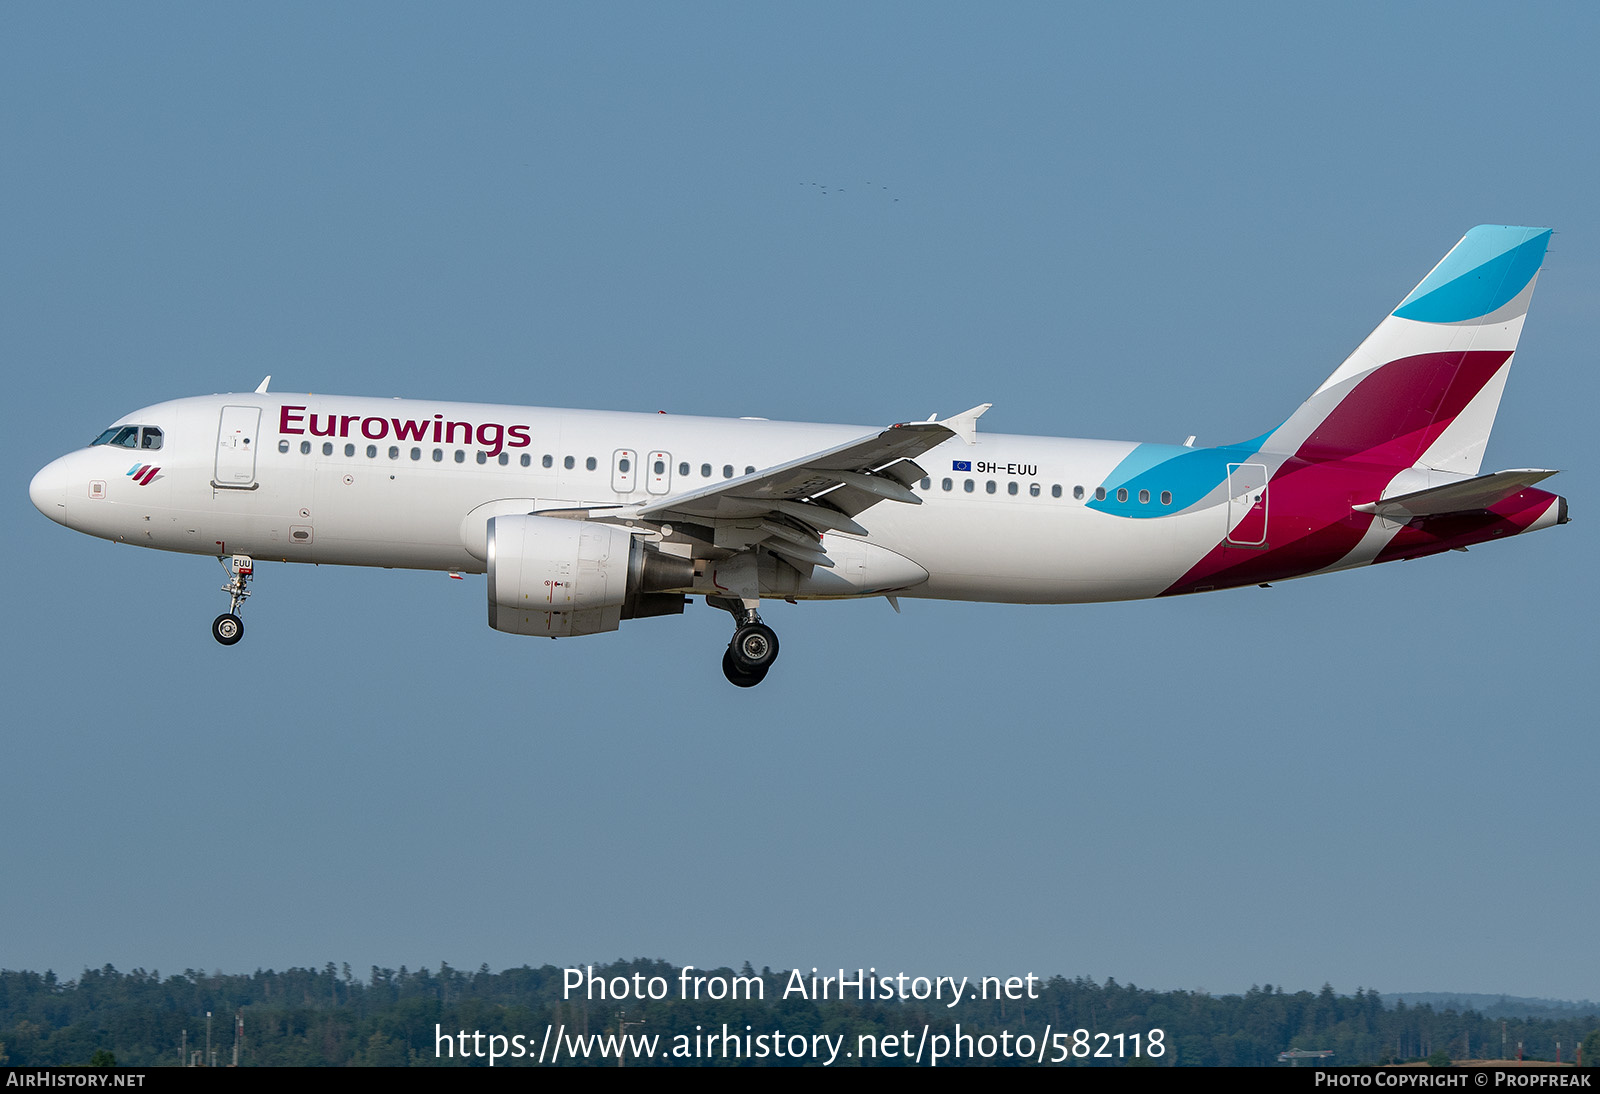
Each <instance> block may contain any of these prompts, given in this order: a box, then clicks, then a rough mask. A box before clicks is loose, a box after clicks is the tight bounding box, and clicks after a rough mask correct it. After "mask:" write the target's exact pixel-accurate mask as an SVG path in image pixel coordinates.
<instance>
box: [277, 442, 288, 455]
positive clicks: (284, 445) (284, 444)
mask: <svg viewBox="0 0 1600 1094" xmlns="http://www.w3.org/2000/svg"><path fill="white" fill-rule="evenodd" d="M278 451H279V452H287V451H289V442H288V441H279V442H278Z"/></svg>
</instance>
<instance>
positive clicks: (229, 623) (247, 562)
mask: <svg viewBox="0 0 1600 1094" xmlns="http://www.w3.org/2000/svg"><path fill="white" fill-rule="evenodd" d="M217 561H218V562H222V565H223V568H224V569H226V570H227V571H228V583H227V584H226V585H224V586H223V587H222V591H223V592H225V593H227V594H228V610H227V612H226V613H225V614H223V615H219V616H217V617H216V618H215V619H213V620H212V621H211V637H212V638H215V639H216V640H217V641H218V642H221V643H222V644H223V645H224V646H231V645H233V644H234V643H235V642H237V641H239V639H241V638H243V637H244V620H242V619H240V618H239V609H240V608H242V607H243V606H244V601H245V597H247V596H249V595H250V587H249V586H250V577H251V575H252V574H253V573H254V572H255V562H254V561H252V560H251V558H250V556H249V555H234V556H233V557H232V558H231V559H228V560H227V561H226V562H223V560H222V559H220V558H219V559H217Z"/></svg>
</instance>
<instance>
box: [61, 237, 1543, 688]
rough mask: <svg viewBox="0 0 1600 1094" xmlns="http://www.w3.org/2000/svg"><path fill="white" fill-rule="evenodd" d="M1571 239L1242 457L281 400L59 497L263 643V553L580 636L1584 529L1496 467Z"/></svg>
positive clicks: (1519, 475) (110, 437)
mask: <svg viewBox="0 0 1600 1094" xmlns="http://www.w3.org/2000/svg"><path fill="white" fill-rule="evenodd" d="M1550 234H1551V233H1550V231H1549V230H1548V229H1544V228H1524V227H1506V226H1496V225H1484V226H1480V227H1477V228H1473V229H1472V230H1471V231H1469V232H1468V233H1467V234H1466V235H1465V236H1464V237H1463V238H1462V239H1461V241H1460V242H1458V243H1457V244H1456V245H1455V247H1454V248H1452V249H1451V250H1450V252H1449V253H1448V254H1446V255H1445V257H1444V258H1443V259H1442V260H1441V261H1440V262H1439V264H1438V265H1437V266H1435V267H1434V268H1433V270H1432V272H1430V273H1429V274H1428V276H1427V277H1425V278H1424V279H1423V280H1422V282H1421V283H1420V284H1418V285H1417V287H1416V288H1415V289H1414V290H1412V292H1411V293H1410V294H1409V295H1408V296H1406V298H1405V299H1404V300H1402V301H1401V302H1400V304H1399V305H1398V306H1397V307H1396V308H1395V309H1394V311H1393V312H1392V313H1391V314H1390V315H1389V316H1388V317H1386V318H1385V319H1384V320H1383V321H1382V322H1381V323H1380V324H1379V325H1378V327H1377V329H1375V330H1374V331H1373V332H1372V333H1371V334H1370V335H1369V336H1368V337H1367V338H1366V340H1365V341H1363V342H1362V343H1361V344H1360V346H1358V347H1357V348H1356V350H1355V352H1353V353H1352V354H1351V355H1350V356H1349V358H1347V359H1346V360H1345V361H1344V362H1343V363H1342V364H1341V365H1340V366H1339V367H1338V368H1337V369H1335V370H1334V372H1333V374H1332V375H1330V376H1329V377H1328V378H1327V379H1326V380H1324V381H1323V383H1322V385H1321V386H1320V387H1318V388H1317V389H1316V390H1315V391H1314V392H1313V393H1312V395H1311V397H1310V398H1309V399H1307V400H1306V401H1305V402H1304V403H1303V404H1301V406H1300V407H1299V408H1298V409H1297V410H1295V411H1294V413H1292V414H1290V415H1289V417H1288V418H1287V419H1286V420H1284V421H1283V422H1282V423H1281V424H1280V425H1278V426H1276V427H1274V428H1272V429H1270V430H1268V431H1267V432H1265V433H1262V434H1261V435H1259V436H1257V437H1254V438H1252V439H1250V440H1247V441H1241V442H1239V443H1237V444H1230V445H1222V446H1219V447H1213V448H1197V447H1195V446H1194V443H1193V442H1194V438H1192V437H1191V438H1190V439H1189V440H1188V441H1186V442H1185V443H1183V444H1181V445H1174V444H1150V443H1135V442H1122V441H1104V440H1075V439H1066V438H1051V437H1026V436H1006V435H1000V434H989V433H983V434H980V433H979V432H978V420H979V418H980V417H981V416H982V415H983V413H984V412H985V411H987V410H988V409H989V405H990V404H987V403H985V404H982V405H980V406H976V407H973V408H972V409H971V410H968V411H965V412H963V413H961V414H956V415H954V416H952V417H949V418H944V419H939V418H938V417H937V416H934V417H930V418H928V419H927V420H926V421H911V422H902V423H900V424H897V425H892V426H889V427H888V428H880V429H868V428H862V427H858V426H849V425H824V424H809V423H797V422H775V421H768V420H766V419H758V418H741V419H737V420H730V419H716V418H706V417H692V416H682V415H674V414H666V413H655V414H645V413H624V412H602V411H587V410H558V409H547V408H538V407H524V406H502V405H488V404H472V403H454V402H434V401H415V400H400V399H380V398H354V397H343V396H312V395H286V394H280V393H275V392H269V391H268V385H269V383H270V381H271V377H270V376H269V377H267V379H266V380H263V381H262V383H261V385H260V386H259V387H257V388H256V389H255V391H254V392H252V393H249V394H225V395H209V396H201V397H197V398H185V399H178V400H175V401H171V402H164V403H158V404H156V405H154V406H149V407H145V408H143V409H141V410H137V411H135V412H133V413H132V414H129V415H127V416H125V417H123V418H121V419H119V420H118V421H116V422H115V423H113V424H112V425H111V426H110V427H109V428H107V429H106V430H105V431H104V432H103V433H101V434H100V435H99V436H98V437H97V438H96V439H95V440H94V442H93V443H92V444H90V445H89V446H88V447H87V448H84V449H80V450H77V451H74V452H71V453H69V454H67V455H65V456H62V457H61V458H60V459H57V460H55V461H54V462H52V463H50V464H48V465H47V466H46V467H44V468H43V469H42V470H41V471H39V473H38V474H37V475H35V476H34V478H33V481H32V483H31V485H30V486H29V496H30V498H31V499H32V501H33V504H34V505H35V506H36V507H37V508H38V509H39V510H40V512H42V513H44V514H45V515H46V516H48V517H49V518H50V519H51V520H54V521H56V522H57V523H60V524H63V525H65V526H67V527H68V528H73V529H76V530H78V531H80V532H85V533H87V534H89V535H93V536H99V537H101V538H103V539H109V540H112V541H114V542H117V543H134V544H139V545H140V546H145V547H153V548H157V549H160V550H167V551H181V552H188V553H192V554H200V555H213V556H215V557H216V558H217V559H218V561H219V562H222V563H223V565H224V568H225V570H226V572H227V574H228V584H227V585H225V586H224V587H223V590H222V591H223V592H225V593H227V594H228V596H229V609H228V611H227V612H226V613H224V614H222V615H219V616H218V617H217V618H216V620H215V621H214V622H213V624H212V634H213V636H214V637H215V638H216V640H217V641H218V642H220V643H222V644H223V645H232V644H234V643H236V642H238V641H239V640H240V638H241V637H243V634H244V623H243V621H242V620H241V618H240V611H241V609H242V606H243V604H244V601H245V598H246V597H248V596H249V595H250V588H249V585H250V581H251V579H252V577H253V576H254V573H255V563H256V562H257V561H262V560H276V561H280V562H312V563H322V564H328V563H332V564H342V565H351V566H383V567H409V568H417V569H429V570H443V571H448V572H449V573H450V574H451V576H459V575H461V574H463V573H473V574H487V576H488V598H487V599H488V620H489V625H490V626H491V627H493V628H494V629H496V630H499V631H505V632H508V633H511V634H521V635H544V636H547V637H551V638H566V637H575V636H579V635H589V634H600V633H604V632H609V631H614V630H616V629H617V628H618V627H619V626H620V625H621V623H622V621H623V620H631V619H642V618H647V617H651V616H666V615H678V614H681V613H682V612H683V610H684V606H685V604H686V603H690V602H691V601H690V599H689V598H690V597H695V596H698V597H703V598H704V599H705V602H706V603H707V604H708V605H710V606H711V607H714V608H719V609H722V610H724V611H727V612H728V613H729V614H730V615H731V616H732V617H733V625H734V630H733V636H732V638H731V640H730V641H729V643H728V646H727V649H726V650H725V651H724V653H723V656H722V668H723V673H724V675H725V676H726V677H727V679H728V680H729V681H730V682H731V683H732V684H734V685H736V686H738V687H752V686H754V685H756V684H759V683H760V682H761V681H762V680H763V679H764V678H765V677H766V675H767V673H768V671H769V670H770V669H771V667H772V665H773V663H774V661H775V660H776V658H777V656H778V637H777V635H776V633H775V632H774V631H773V630H772V629H771V628H770V627H768V626H767V625H766V624H764V623H763V622H762V621H761V616H760V612H759V607H760V603H761V601H762V600H763V599H772V598H781V599H784V600H788V601H791V602H794V601H799V600H839V599H852V598H858V597H886V598H888V599H889V601H890V603H891V604H892V605H893V606H894V607H895V609H896V610H897V611H898V610H899V598H901V597H907V598H925V599H942V600H972V601H992V602H1005V603H1028V604H1039V603H1050V604H1067V603H1087V602H1096V601H1114V600H1133V599H1141V598H1148V597H1164V596H1175V595H1180V594H1186V593H1198V592H1206V591H1210V590H1215V589H1227V588H1236V587H1242V586H1253V585H1267V584H1270V583H1272V582H1276V581H1282V580H1286V579H1288V578H1293V577H1302V576H1306V575H1310V574H1320V573H1327V572H1332V571H1337V570H1345V569H1350V568H1352V567H1356V566H1366V565H1370V564H1374V563H1379V562H1391V561H1394V560H1397V559H1410V558H1419V557H1422V556H1424V555H1431V554H1437V553H1439V552H1442V551H1446V550H1464V549H1466V548H1467V547H1469V546H1471V545H1473V544H1478V543H1485V542H1489V541H1491V540H1495V539H1503V538H1506V537H1509V536H1514V535H1518V534H1520V533H1523V532H1531V531H1535V530H1537V529H1541V528H1547V527H1549V526H1551V525H1554V524H1565V523H1566V522H1567V519H1568V517H1567V502H1566V499H1565V498H1562V497H1560V496H1558V495H1555V494H1551V493H1547V492H1545V491H1543V490H1540V489H1538V488H1536V486H1535V484H1536V483H1539V482H1540V481H1542V480H1544V479H1546V478H1548V477H1549V476H1551V475H1553V474H1556V472H1554V471H1550V470H1542V469H1535V468H1519V469H1512V470H1505V471H1497V472H1494V473H1491V474H1481V473H1480V468H1481V464H1482V461H1483V456H1484V449H1485V446H1486V444H1487V442H1488V439H1489V433H1490V429H1491V428H1492V426H1493V424H1494V418H1495V413H1496V411H1497V409H1498V407H1499V403H1500V397H1501V392H1502V391H1503V389H1504V387H1505V381H1506V375H1507V372H1508V371H1509V368H1510V364H1511V358H1512V355H1513V353H1514V352H1515V350H1516V347H1517V340H1518V337H1519V336H1520V334H1521V332H1522V324H1523V320H1524V318H1525V316H1526V314H1527V310H1528V304H1529V301H1530V299H1531V298H1532V295H1533V290H1534V285H1535V283H1536V281H1537V280H1538V274H1539V270H1540V268H1541V266H1542V265H1543V263H1544V257H1545V251H1546V248H1547V246H1548V243H1549V239H1550Z"/></svg>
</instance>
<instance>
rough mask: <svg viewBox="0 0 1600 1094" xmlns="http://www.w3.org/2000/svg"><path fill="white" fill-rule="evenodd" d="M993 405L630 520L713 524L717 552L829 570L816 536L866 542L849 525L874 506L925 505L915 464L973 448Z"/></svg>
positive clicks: (646, 510)
mask: <svg viewBox="0 0 1600 1094" xmlns="http://www.w3.org/2000/svg"><path fill="white" fill-rule="evenodd" d="M990 405H991V404H989V403H984V404H983V405H981V406H976V407H973V408H972V409H971V410H968V411H966V412H965V413H962V414H957V415H955V416H954V417H952V418H947V419H944V420H942V421H939V420H935V419H933V418H929V419H928V420H927V421H925V422H905V423H902V424H900V425H892V426H890V427H889V428H887V429H883V430H880V431H878V432H876V433H869V434H867V435H866V436H864V437H858V438H856V439H855V440H853V441H847V442H845V443H844V444H841V445H836V446H835V447H833V448H827V449H824V450H822V451H821V452H813V453H811V454H810V455H809V456H802V457H800V458H799V459H797V460H790V461H788V462H787V463H781V464H778V465H776V466H774V467H767V468H763V469H761V470H760V471H756V472H755V473H753V474H750V475H743V476H740V477H739V478H736V479H727V480H725V481H723V482H719V483H717V484H716V485H714V486H707V487H703V488H701V489H699V490H691V491H688V492H686V493H682V494H674V495H672V496H671V497H666V498H663V499H661V500H660V501H658V502H652V503H651V504H649V505H645V506H642V507H641V508H639V509H638V510H636V511H634V512H633V513H632V514H630V515H632V516H636V517H638V518H640V519H643V520H684V521H692V522H696V523H700V524H709V525H712V526H713V527H715V528H716V529H717V545H718V546H721V547H729V548H733V549H738V548H741V547H744V546H749V545H751V544H753V543H758V542H763V543H765V544H766V545H767V546H768V547H769V548H770V549H771V550H774V551H777V552H778V553H779V554H783V555H786V556H788V557H790V558H792V559H794V560H795V561H797V562H800V563H802V564H812V563H819V562H820V563H822V564H824V565H826V564H827V556H826V555H825V554H823V551H822V548H821V546H820V544H819V542H818V538H817V535H818V533H819V532H826V531H834V530H837V531H843V532H851V533H853V534H855V535H866V534H867V531H866V529H865V528H863V527H862V526H861V525H859V524H857V523H856V522H855V521H854V520H852V519H851V518H852V517H854V516H856V515H857V514H858V513H860V512H862V511H863V510H865V509H867V508H869V507H870V506H873V505H876V504H878V503H879V502H880V501H897V502H905V503H908V504H911V505H920V504H922V499H921V498H919V497H917V495H916V494H914V493H912V491H911V489H910V487H911V484H912V483H914V482H916V481H917V480H918V479H920V478H923V477H925V476H926V475H927V472H926V471H924V470H923V469H922V468H921V467H920V466H918V464H917V462H916V459H917V457H918V456H920V455H922V454H923V453H924V452H927V451H928V450H929V449H932V448H936V447H938V446H939V445H941V444H943V443H944V442H945V441H947V440H949V439H950V438H951V437H961V438H962V439H964V440H966V441H967V443H968V444H971V443H973V437H974V435H975V433H976V429H977V421H978V418H979V417H981V416H982V415H983V412H984V411H986V410H988V409H989V406H990ZM785 518H787V519H785ZM797 526H798V527H797Z"/></svg>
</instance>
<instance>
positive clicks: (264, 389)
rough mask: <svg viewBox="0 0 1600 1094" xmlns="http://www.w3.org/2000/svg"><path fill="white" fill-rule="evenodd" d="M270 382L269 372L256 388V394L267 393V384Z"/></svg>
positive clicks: (270, 374)
mask: <svg viewBox="0 0 1600 1094" xmlns="http://www.w3.org/2000/svg"><path fill="white" fill-rule="evenodd" d="M270 383H272V373H270V372H269V373H267V378H266V379H265V380H262V381H261V386H260V387H258V388H256V394H257V395H265V394H266V393H267V385H268V384H270Z"/></svg>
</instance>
